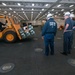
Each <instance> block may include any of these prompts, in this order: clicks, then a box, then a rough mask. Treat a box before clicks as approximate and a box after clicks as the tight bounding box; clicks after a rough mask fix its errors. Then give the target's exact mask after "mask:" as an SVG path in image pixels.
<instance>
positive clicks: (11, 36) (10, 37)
mask: <svg viewBox="0 0 75 75" xmlns="http://www.w3.org/2000/svg"><path fill="white" fill-rule="evenodd" d="M3 40H4V41H5V42H7V43H13V42H15V41H16V40H17V34H16V33H15V32H14V31H7V32H6V33H5V34H4V36H3Z"/></svg>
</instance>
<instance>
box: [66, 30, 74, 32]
mask: <svg viewBox="0 0 75 75" xmlns="http://www.w3.org/2000/svg"><path fill="white" fill-rule="evenodd" d="M70 31H73V30H66V31H65V32H70Z"/></svg>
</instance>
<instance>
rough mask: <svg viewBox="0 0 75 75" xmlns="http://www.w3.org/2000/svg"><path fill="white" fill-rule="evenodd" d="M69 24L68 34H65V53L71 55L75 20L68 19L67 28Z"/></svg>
mask: <svg viewBox="0 0 75 75" xmlns="http://www.w3.org/2000/svg"><path fill="white" fill-rule="evenodd" d="M67 24H69V27H68V28H67V30H66V32H64V53H66V54H67V53H71V48H72V41H73V20H71V18H68V19H66V21H65V26H66V25H67Z"/></svg>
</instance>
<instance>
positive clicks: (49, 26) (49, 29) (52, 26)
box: [42, 18, 57, 38]
mask: <svg viewBox="0 0 75 75" xmlns="http://www.w3.org/2000/svg"><path fill="white" fill-rule="evenodd" d="M56 31H57V23H56V22H55V21H54V19H53V18H50V19H49V20H48V21H47V22H46V23H45V25H44V27H43V30H42V36H43V35H45V36H46V37H47V36H48V37H47V38H51V36H53V35H56ZM49 36H50V37H49Z"/></svg>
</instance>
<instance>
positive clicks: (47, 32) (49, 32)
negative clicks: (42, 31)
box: [46, 32, 54, 34]
mask: <svg viewBox="0 0 75 75" xmlns="http://www.w3.org/2000/svg"><path fill="white" fill-rule="evenodd" d="M46 34H54V32H46Z"/></svg>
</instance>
